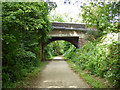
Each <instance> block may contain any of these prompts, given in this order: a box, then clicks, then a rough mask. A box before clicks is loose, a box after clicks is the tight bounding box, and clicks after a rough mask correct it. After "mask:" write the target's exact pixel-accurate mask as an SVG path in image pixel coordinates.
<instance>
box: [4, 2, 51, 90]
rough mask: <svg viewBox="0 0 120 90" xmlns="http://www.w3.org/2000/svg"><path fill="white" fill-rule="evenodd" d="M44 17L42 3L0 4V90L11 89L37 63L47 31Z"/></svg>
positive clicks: (46, 5) (46, 8) (46, 18)
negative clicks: (1, 87) (1, 84)
mask: <svg viewBox="0 0 120 90" xmlns="http://www.w3.org/2000/svg"><path fill="white" fill-rule="evenodd" d="M48 14H49V7H48V4H47V3H45V2H3V3H2V29H3V30H2V31H3V32H2V39H3V40H2V46H3V47H2V66H3V68H2V75H3V77H2V79H3V88H6V87H12V86H11V83H15V82H16V81H18V80H21V79H22V78H23V77H25V74H26V72H31V71H32V68H33V67H36V66H37V65H38V64H39V63H40V58H39V57H38V55H39V54H40V43H44V42H45V41H46V40H47V39H48V33H49V32H50V30H51V29H50V27H51V24H50V22H49V19H48Z"/></svg>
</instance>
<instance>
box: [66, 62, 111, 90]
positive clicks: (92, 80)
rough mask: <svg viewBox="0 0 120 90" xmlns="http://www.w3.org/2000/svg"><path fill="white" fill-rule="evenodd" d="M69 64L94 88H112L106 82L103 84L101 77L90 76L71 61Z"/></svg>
mask: <svg viewBox="0 0 120 90" xmlns="http://www.w3.org/2000/svg"><path fill="white" fill-rule="evenodd" d="M67 63H68V64H69V65H70V66H71V67H72V68H73V70H74V71H75V72H77V73H78V74H79V75H80V76H81V77H82V78H83V79H84V80H85V81H86V82H87V83H88V84H89V86H90V87H92V88H108V87H110V84H108V83H107V84H106V82H103V81H102V80H100V78H99V77H96V76H94V75H89V74H88V73H85V72H84V71H82V70H81V69H80V67H79V66H78V65H75V64H74V63H73V62H72V61H71V60H68V61H67Z"/></svg>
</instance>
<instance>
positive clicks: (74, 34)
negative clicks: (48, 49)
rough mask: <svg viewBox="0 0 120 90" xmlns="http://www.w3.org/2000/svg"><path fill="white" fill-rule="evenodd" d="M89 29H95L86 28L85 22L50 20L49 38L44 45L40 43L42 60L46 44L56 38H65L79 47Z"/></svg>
mask: <svg viewBox="0 0 120 90" xmlns="http://www.w3.org/2000/svg"><path fill="white" fill-rule="evenodd" d="M89 31H95V29H92V28H86V25H85V24H77V23H64V22H52V31H51V32H50V34H49V35H50V36H51V38H50V39H49V40H48V41H47V42H46V43H44V45H41V47H42V50H41V57H42V60H45V59H44V47H45V46H46V45H47V44H49V43H51V42H53V41H57V40H65V41H68V42H70V43H72V44H73V45H74V46H75V47H76V48H81V47H82V46H83V45H84V44H85V43H86V40H85V38H86V37H87V36H88V35H87V32H89Z"/></svg>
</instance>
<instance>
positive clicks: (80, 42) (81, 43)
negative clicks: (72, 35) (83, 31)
mask: <svg viewBox="0 0 120 90" xmlns="http://www.w3.org/2000/svg"><path fill="white" fill-rule="evenodd" d="M85 43H86V41H85V40H84V38H80V37H79V40H78V47H79V48H82V46H83V45H85Z"/></svg>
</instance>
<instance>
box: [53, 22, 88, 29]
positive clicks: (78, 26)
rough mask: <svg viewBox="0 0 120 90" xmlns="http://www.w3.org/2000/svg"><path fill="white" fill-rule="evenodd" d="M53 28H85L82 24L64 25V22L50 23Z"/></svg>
mask: <svg viewBox="0 0 120 90" xmlns="http://www.w3.org/2000/svg"><path fill="white" fill-rule="evenodd" d="M52 26H53V27H69V28H86V25H85V24H84V23H81V24H78V23H65V22H52Z"/></svg>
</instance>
